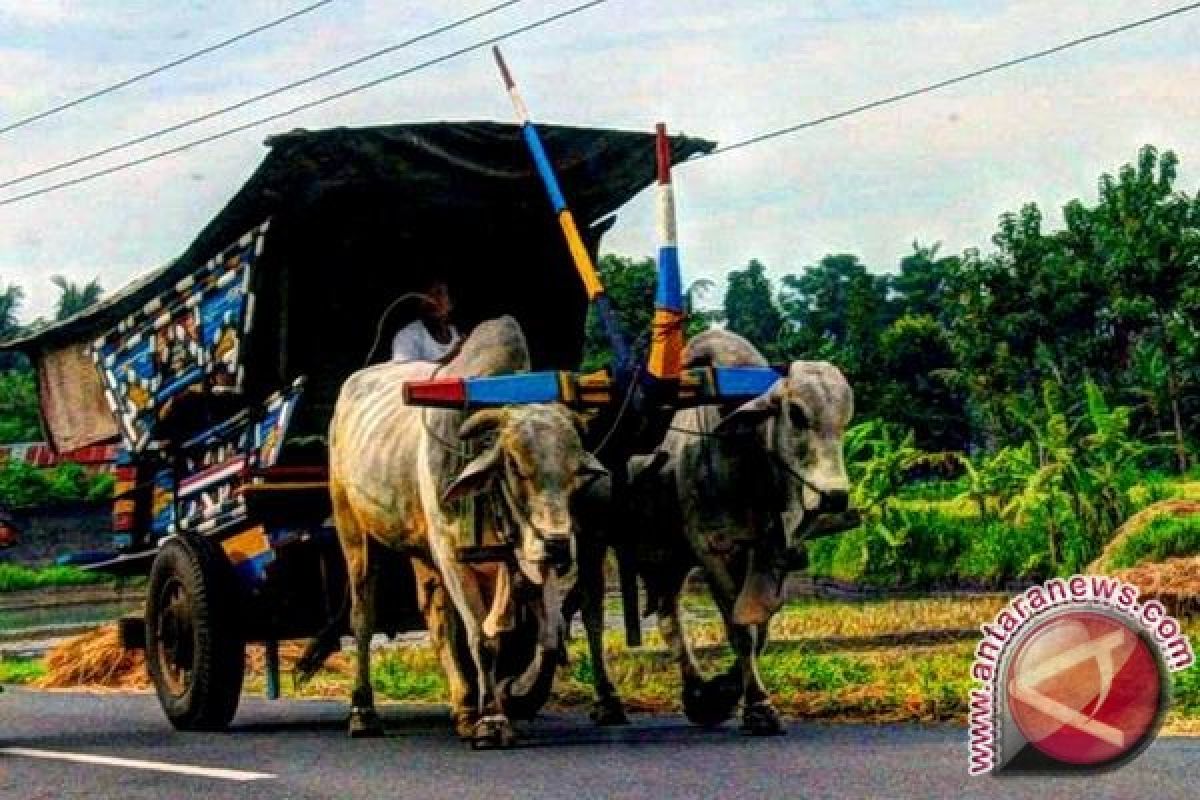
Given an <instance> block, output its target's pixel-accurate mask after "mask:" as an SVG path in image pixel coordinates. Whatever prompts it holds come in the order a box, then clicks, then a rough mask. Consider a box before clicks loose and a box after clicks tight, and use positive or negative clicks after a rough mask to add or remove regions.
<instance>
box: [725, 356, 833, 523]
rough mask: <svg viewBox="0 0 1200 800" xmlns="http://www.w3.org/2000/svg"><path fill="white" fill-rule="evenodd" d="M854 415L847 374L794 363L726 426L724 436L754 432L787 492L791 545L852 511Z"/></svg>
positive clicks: (785, 520)
mask: <svg viewBox="0 0 1200 800" xmlns="http://www.w3.org/2000/svg"><path fill="white" fill-rule="evenodd" d="M853 413H854V393H853V392H852V391H851V389H850V385H849V384H848V383H847V382H846V378H845V376H843V375H842V372H841V370H839V369H838V368H837V367H835V366H833V365H832V364H829V363H828V362H825V361H793V362H792V363H791V365H790V366H789V367H788V373H787V375H786V376H785V377H783V378H782V379H780V380H779V381H777V382H776V383H775V385H774V386H772V387H771V389H770V390H769V391H767V392H765V393H764V394H762V395H759V396H758V397H756V398H754V399H753V400H751V401H749V402H747V403H745V404H744V405H742V406H740V407H739V408H737V409H735V410H734V411H733V412H732V413H730V414H729V415H727V416H726V417H725V418H724V419H722V420H721V424H720V426H719V428H718V430H725V431H730V430H736V429H739V428H741V429H746V428H754V429H755V430H757V431H758V432H759V435H760V437H761V439H762V441H763V444H764V446H765V448H766V452H767V456H768V458H769V460H770V461H771V466H772V468H773V469H774V471H775V474H776V477H777V480H778V482H779V485H780V486H781V487H783V501H784V504H783V520H782V522H783V525H784V530H785V531H786V533H787V536H788V539H789V544H792V545H795V544H796V542H795V541H794V540H793V539H794V536H795V535H796V534H797V533H800V532H802V531H803V529H804V528H805V527H807V526H808V525H811V524H812V522H813V520H815V519H816V518H817V517H818V516H819V515H820V514H824V513H834V514H836V513H841V512H843V511H845V510H846V509H847V507H848V505H849V496H850V495H849V490H850V481H849V478H848V477H847V476H846V465H845V463H844V462H843V460H842V441H843V438H844V436H845V432H846V426H847V424H849V422H850V417H851V416H852V415H853Z"/></svg>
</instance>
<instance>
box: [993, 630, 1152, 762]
mask: <svg viewBox="0 0 1200 800" xmlns="http://www.w3.org/2000/svg"><path fill="white" fill-rule="evenodd" d="M1005 685H1006V688H1007V690H1008V691H1007V700H1008V712H1009V714H1010V716H1011V718H1012V720H1013V722H1015V723H1016V725H1017V728H1018V729H1020V731H1021V734H1022V735H1023V736H1024V737H1025V738H1026V739H1027V740H1028V742H1029V743H1030V745H1032V746H1033V747H1035V748H1036V749H1037V750H1038V751H1040V752H1041V753H1043V754H1044V755H1046V756H1048V757H1050V758H1052V759H1054V760H1056V761H1058V762H1060V763H1063V764H1073V765H1089V766H1099V765H1102V764H1107V763H1111V762H1115V761H1117V760H1121V759H1123V758H1125V757H1130V756H1133V755H1136V754H1137V753H1138V752H1139V751H1140V749H1141V748H1142V747H1144V746H1145V745H1146V744H1147V743H1148V742H1149V740H1150V739H1151V738H1152V737H1153V736H1154V734H1155V733H1156V731H1157V728H1158V723H1159V722H1160V721H1161V715H1162V713H1163V710H1164V706H1165V703H1164V691H1165V685H1166V675H1165V670H1164V668H1163V666H1162V662H1161V659H1160V658H1159V657H1158V656H1157V654H1156V651H1155V649H1154V648H1153V645H1152V644H1150V643H1149V642H1147V641H1146V640H1145V639H1144V638H1143V637H1142V636H1140V635H1139V634H1138V633H1137V631H1136V630H1135V629H1134V628H1132V627H1131V626H1130V624H1128V623H1126V622H1125V621H1124V620H1122V619H1120V618H1118V617H1116V616H1113V615H1110V614H1106V613H1102V612H1098V611H1085V610H1064V611H1063V612H1061V613H1058V614H1055V615H1054V616H1053V617H1052V618H1051V619H1048V620H1046V621H1045V622H1043V623H1041V624H1040V625H1038V626H1036V627H1034V628H1033V629H1031V630H1030V631H1029V633H1028V634H1026V635H1025V636H1023V637H1021V642H1020V644H1019V645H1018V646H1017V648H1016V650H1014V652H1013V657H1012V658H1011V660H1009V662H1008V669H1007V671H1006V674H1005Z"/></svg>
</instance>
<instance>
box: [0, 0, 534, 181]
mask: <svg viewBox="0 0 1200 800" xmlns="http://www.w3.org/2000/svg"><path fill="white" fill-rule="evenodd" d="M521 2H524V0H507V2H503V3H499V4H497V5H494V6H491V7H490V8H485V9H483V10H482V11H479V12H476V13H475V14H472V15H470V16H467V17H462V18H460V19H457V20H454V21H453V22H449V23H446V24H445V25H441V26H439V27H437V28H433V29H431V30H428V31H425V32H424V33H421V34H418V35H417V36H413V37H412V38H410V39H406V40H404V41H403V42H398V43H396V44H393V45H390V46H388V47H384V48H382V49H380V50H376V51H375V52H373V53H368V54H366V55H364V56H359V57H358V58H355V59H352V60H350V61H346V62H344V63H342V64H338V65H337V66H334V67H330V68H328V69H324V70H321V71H320V72H314V73H313V74H311V75H308V76H306V77H303V78H299V79H297V80H294V81H291V82H290V83H285V84H283V85H282V86H277V87H275V88H274V89H269V90H267V91H265V92H262V93H261V94H256V95H254V96H253V97H248V98H246V99H245V100H239V101H238V102H236V103H233V104H231V105H228V106H225V107H223V108H218V109H214V110H212V111H207V112H205V113H203V114H200V115H199V116H195V117H191V118H189V119H185V120H183V121H181V122H176V123H174V124H172V125H168V126H166V127H165V128H159V129H158V130H155V131H151V132H150V133H146V134H143V135H141V136H135V137H134V138H132V139H127V140H125V141H123V142H118V143H117V144H114V145H111V146H109V147H105V148H102V149H100V150H95V151H93V152H91V153H86V154H84V155H81V156H78V157H76V158H72V159H69V160H67V161H60V162H59V163H57V164H51V165H50V166H47V167H43V168H42V169H38V170H35V171H34V172H30V173H27V174H25V175H21V176H19V177H16V178H10V179H9V180H6V181H4V182H2V183H0V189H6V188H8V187H9V186H16V185H17V184H18V183H25V182H26V181H30V180H33V179H34V178H41V177H43V176H46V175H50V174H52V173H55V172H61V171H62V170H64V169H67V168H68V167H75V166H78V165H80V164H83V163H86V162H88V161H94V160H95V159H97V158H100V157H102V156H107V155H111V154H112V153H116V152H119V151H121V150H128V149H129V148H130V147H133V146H135V145H139V144H145V143H146V142H149V141H151V140H153V139H158V138H160V137H162V136H166V135H167V134H168V133H174V132H175V131H179V130H183V129H184V128H190V127H191V126H193V125H197V124H199V123H201V122H205V121H207V120H210V119H214V118H216V117H220V116H224V115H225V114H228V113H230V112H232V111H237V110H238V109H241V108H245V107H246V106H249V105H253V104H254V103H258V102H260V101H262V100H266V99H268V98H271V97H275V96H277V95H281V94H283V93H284V92H288V91H291V90H292V89H296V88H299V87H301V86H306V85H307V84H310V83H314V82H316V81H319V80H322V79H324V78H328V77H329V76H331V75H336V74H337V73H339V72H345V71H346V70H348V69H351V68H352V67H357V66H359V65H361V64H365V63H366V62H368V61H372V60H374V59H376V58H381V57H383V56H385V55H388V54H389V53H394V52H396V51H398V50H403V49H404V48H406V47H410V46H412V45H414V44H417V43H418V42H422V41H425V40H426V39H431V38H433V37H435V36H439V35H441V34H443V33H446V32H448V31H452V30H454V29H455V28H460V27H462V26H463V25H466V24H468V23H470V22H474V21H475V20H478V19H481V18H483V17H486V16H489V15H491V14H495V13H496V12H498V11H502V10H504V9H506V8H509V7H511V6H515V5H517V4H518V3H521Z"/></svg>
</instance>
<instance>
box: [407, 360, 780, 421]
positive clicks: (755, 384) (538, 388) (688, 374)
mask: <svg viewBox="0 0 1200 800" xmlns="http://www.w3.org/2000/svg"><path fill="white" fill-rule="evenodd" d="M779 378H780V372H779V371H778V370H776V369H773V368H771V367H690V368H688V369H683V370H680V372H679V374H678V375H677V379H678V388H677V392H676V394H675V396H674V397H673V398H672V399H671V400H670V401H668V404H669V405H670V406H672V407H679V408H683V407H688V406H698V405H705V404H712V403H720V404H735V403H743V402H746V401H747V400H752V399H754V398H755V397H758V396H759V395H760V394H762V393H763V392H765V391H767V390H768V389H770V388H771V386H772V385H773V384H774V383H775V381H777V380H779ZM613 395H614V387H613V384H612V381H611V380H610V379H609V377H608V373H607V372H606V371H605V372H595V373H591V374H587V375H581V374H579V373H575V372H524V373H519V374H516V375H493V376H488V377H482V378H434V379H431V380H423V381H405V383H404V402H406V403H408V404H409V405H414V406H427V407H431V408H448V409H462V410H473V409H477V408H492V407H496V406H506V405H514V404H521V403H563V404H564V405H568V406H571V407H572V408H578V409H589V408H602V407H605V406H608V405H610V404H611V403H612V402H613V400H614V397H613Z"/></svg>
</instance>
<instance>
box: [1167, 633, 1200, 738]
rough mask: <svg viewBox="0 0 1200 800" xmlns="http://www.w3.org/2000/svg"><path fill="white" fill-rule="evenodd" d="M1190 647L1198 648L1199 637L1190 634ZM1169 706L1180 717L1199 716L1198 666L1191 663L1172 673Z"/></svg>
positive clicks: (1199, 672) (1199, 645)
mask: <svg viewBox="0 0 1200 800" xmlns="http://www.w3.org/2000/svg"><path fill="white" fill-rule="evenodd" d="M1188 638H1190V639H1191V641H1192V649H1193V650H1195V649H1197V648H1200V639H1198V638H1197V637H1196V635H1195V634H1192V635H1191V636H1189V637H1188ZM1171 678H1172V687H1171V708H1172V710H1173V711H1174V712H1175V713H1176V714H1178V715H1179V716H1181V717H1188V718H1200V667H1197V666H1196V665H1195V664H1193V665H1192V666H1191V667H1190V668H1188V669H1185V670H1183V671H1182V672H1176V673H1174V674H1172V676H1171Z"/></svg>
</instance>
